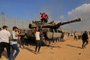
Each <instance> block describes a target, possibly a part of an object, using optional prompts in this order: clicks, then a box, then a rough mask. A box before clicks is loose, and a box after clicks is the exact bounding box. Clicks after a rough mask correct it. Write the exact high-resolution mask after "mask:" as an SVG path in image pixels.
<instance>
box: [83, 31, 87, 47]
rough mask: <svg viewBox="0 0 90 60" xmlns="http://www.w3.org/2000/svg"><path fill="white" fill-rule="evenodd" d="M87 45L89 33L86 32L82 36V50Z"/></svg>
mask: <svg viewBox="0 0 90 60" xmlns="http://www.w3.org/2000/svg"><path fill="white" fill-rule="evenodd" d="M87 44H88V34H87V31H85V32H84V33H83V34H82V48H85V47H86V45H87Z"/></svg>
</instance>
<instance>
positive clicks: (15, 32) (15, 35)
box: [9, 26, 20, 60]
mask: <svg viewBox="0 0 90 60" xmlns="http://www.w3.org/2000/svg"><path fill="white" fill-rule="evenodd" d="M18 35H19V34H18V28H17V27H16V26H14V27H13V31H12V33H11V36H12V39H11V40H10V45H11V48H10V49H11V50H10V58H9V60H15V58H16V57H17V55H18V54H19V51H20V50H19V47H18Z"/></svg>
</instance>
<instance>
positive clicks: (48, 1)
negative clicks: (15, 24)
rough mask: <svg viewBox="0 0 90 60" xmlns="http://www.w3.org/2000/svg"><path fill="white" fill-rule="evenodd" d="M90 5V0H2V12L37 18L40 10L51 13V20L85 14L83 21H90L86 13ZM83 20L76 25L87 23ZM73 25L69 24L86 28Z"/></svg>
mask: <svg viewBox="0 0 90 60" xmlns="http://www.w3.org/2000/svg"><path fill="white" fill-rule="evenodd" d="M89 5H90V0H0V12H4V13H5V15H8V16H9V17H17V18H21V19H30V20H35V19H38V18H39V17H40V15H39V14H40V12H43V11H45V12H46V13H47V14H48V15H49V20H54V21H68V20H70V19H73V18H77V17H81V16H83V18H82V17H81V18H82V20H83V22H84V21H85V19H86V20H87V21H89V22H90V20H89V17H86V15H85V14H90V10H89V8H90V6H89ZM85 8H86V10H85ZM87 10H88V12H89V13H88V12H87ZM89 16H90V15H89ZM72 17H73V18H72ZM83 22H82V24H80V25H78V24H79V23H77V24H76V25H78V26H80V27H81V26H82V25H85V24H84V23H83ZM89 22H88V24H87V25H88V26H89ZM71 25H73V26H74V27H72V26H71ZM71 25H67V26H69V27H68V28H70V29H73V28H75V29H76V30H77V29H86V28H79V27H77V26H75V24H71ZM87 25H86V26H87ZM67 26H64V27H65V28H66V27H67ZM88 29H89V28H88Z"/></svg>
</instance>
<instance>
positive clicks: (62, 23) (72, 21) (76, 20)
mask: <svg viewBox="0 0 90 60" xmlns="http://www.w3.org/2000/svg"><path fill="white" fill-rule="evenodd" d="M80 21H81V18H78V19H74V20H71V21H67V22H61V25H65V24H70V23H74V22H80Z"/></svg>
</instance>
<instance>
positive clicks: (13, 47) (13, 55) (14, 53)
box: [9, 44, 20, 60]
mask: <svg viewBox="0 0 90 60" xmlns="http://www.w3.org/2000/svg"><path fill="white" fill-rule="evenodd" d="M19 52H20V50H19V47H18V44H13V45H11V48H10V58H9V60H15V58H16V57H17V55H18V54H19Z"/></svg>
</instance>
